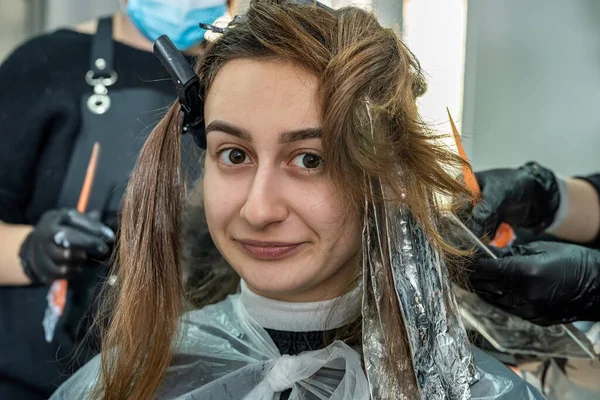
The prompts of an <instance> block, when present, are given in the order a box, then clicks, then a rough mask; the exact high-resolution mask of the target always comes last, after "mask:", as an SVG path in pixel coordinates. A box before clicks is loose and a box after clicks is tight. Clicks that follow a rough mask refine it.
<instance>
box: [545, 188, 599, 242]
mask: <svg viewBox="0 0 600 400" xmlns="http://www.w3.org/2000/svg"><path fill="white" fill-rule="evenodd" d="M559 179H560V178H559ZM560 186H561V188H562V191H564V193H563V192H561V205H560V206H559V210H558V212H557V215H556V217H555V222H554V223H553V224H552V225H551V226H550V227H549V228H548V229H547V230H546V231H547V232H549V233H552V234H553V235H554V236H556V237H558V238H561V239H565V240H568V241H572V242H577V243H590V242H592V241H593V240H594V239H596V237H597V236H598V231H599V230H600V198H599V197H598V191H597V189H596V188H595V187H594V186H593V185H592V184H591V183H590V182H588V181H587V180H583V179H573V178H568V179H565V180H564V181H563V183H561V185H560Z"/></svg>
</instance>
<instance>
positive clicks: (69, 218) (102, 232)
mask: <svg viewBox="0 0 600 400" xmlns="http://www.w3.org/2000/svg"><path fill="white" fill-rule="evenodd" d="M114 238H115V234H114V232H113V231H112V230H111V229H110V228H108V227H107V226H105V225H103V224H102V223H101V222H100V221H99V220H98V218H97V217H94V216H93V215H86V214H82V213H79V212H77V211H76V210H72V209H63V210H51V211H48V212H46V213H45V214H44V215H42V217H41V218H40V220H39V222H38V224H37V225H36V226H35V227H34V228H33V230H32V231H31V233H30V234H29V235H28V236H27V238H25V240H24V241H23V244H22V245H21V251H20V253H19V255H20V257H21V264H22V266H23V270H24V272H25V274H26V275H27V276H28V277H29V278H30V279H31V281H32V282H33V283H44V284H49V283H51V282H52V281H54V280H56V279H68V278H71V277H73V276H74V275H75V274H77V273H78V272H79V271H81V269H82V268H83V267H84V266H86V265H89V264H91V263H90V262H91V261H94V260H97V261H103V260H105V259H106V258H108V257H109V256H110V251H111V245H112V243H113V241H114Z"/></svg>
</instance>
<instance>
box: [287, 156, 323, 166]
mask: <svg viewBox="0 0 600 400" xmlns="http://www.w3.org/2000/svg"><path fill="white" fill-rule="evenodd" d="M292 162H293V163H294V165H296V166H297V167H300V168H303V169H316V168H320V167H321V166H322V165H323V163H324V160H323V159H322V158H321V157H319V156H318V155H316V154H311V153H302V154H298V155H297V156H296V157H294V160H293V161H292Z"/></svg>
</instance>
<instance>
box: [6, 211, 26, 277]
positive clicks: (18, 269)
mask: <svg viewBox="0 0 600 400" xmlns="http://www.w3.org/2000/svg"><path fill="white" fill-rule="evenodd" d="M29 232H31V226H28V225H9V224H6V223H4V222H2V221H0V286H7V285H11V286H12V285H15V286H16V285H19V286H20V285H28V284H30V283H31V280H30V279H29V278H28V277H27V275H26V274H25V272H24V271H23V267H22V266H21V259H20V258H19V250H20V249H21V244H22V243H23V241H24V240H25V238H26V237H27V235H28V234H29Z"/></svg>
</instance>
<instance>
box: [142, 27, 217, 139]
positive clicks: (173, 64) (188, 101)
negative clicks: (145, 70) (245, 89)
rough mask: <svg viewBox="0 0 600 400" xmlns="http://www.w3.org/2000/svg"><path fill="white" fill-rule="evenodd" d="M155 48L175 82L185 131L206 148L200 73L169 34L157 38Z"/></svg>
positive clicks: (155, 52)
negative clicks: (195, 70) (193, 67)
mask: <svg viewBox="0 0 600 400" xmlns="http://www.w3.org/2000/svg"><path fill="white" fill-rule="evenodd" d="M153 49H154V55H155V56H156V57H157V58H158V59H159V60H160V62H161V64H162V65H163V67H165V69H166V70H167V72H168V73H169V75H170V76H171V79H172V80H173V82H174V83H175V88H176V90H177V97H178V98H179V103H180V104H181V109H182V110H183V114H184V117H183V133H184V134H185V133H190V134H192V136H193V137H194V141H195V142H196V144H197V145H198V146H199V147H201V148H202V149H206V134H205V132H204V106H203V104H202V95H201V90H202V89H201V86H200V79H199V78H198V75H196V73H195V72H194V70H193V69H192V67H191V66H190V63H189V62H188V61H187V60H186V58H185V57H184V56H183V54H181V52H180V51H179V50H178V49H177V48H176V47H175V45H174V44H173V42H172V41H171V39H169V37H168V36H167V35H162V36H160V37H159V38H158V39H156V41H155V42H154V46H153Z"/></svg>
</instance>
